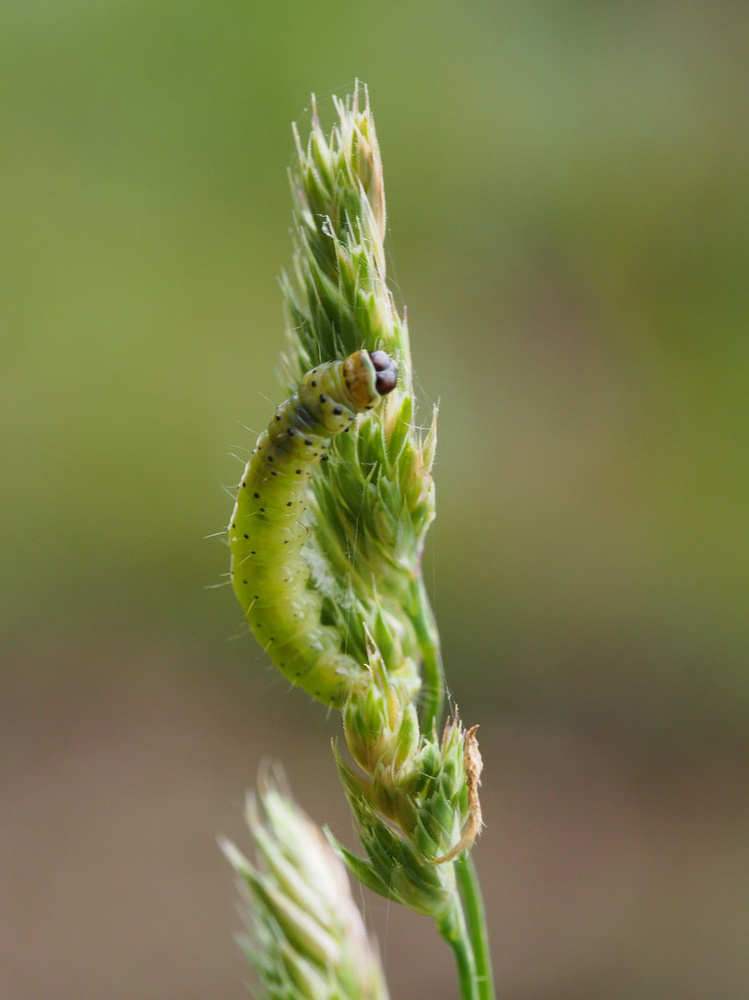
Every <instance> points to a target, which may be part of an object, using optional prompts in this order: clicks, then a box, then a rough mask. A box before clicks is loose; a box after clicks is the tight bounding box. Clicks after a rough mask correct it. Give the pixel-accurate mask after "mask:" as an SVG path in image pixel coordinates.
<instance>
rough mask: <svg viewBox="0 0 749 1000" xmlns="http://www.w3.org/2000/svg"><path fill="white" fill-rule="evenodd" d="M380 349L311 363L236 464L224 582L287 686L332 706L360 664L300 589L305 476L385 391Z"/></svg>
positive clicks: (304, 579) (390, 371) (390, 376)
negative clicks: (240, 466)
mask: <svg viewBox="0 0 749 1000" xmlns="http://www.w3.org/2000/svg"><path fill="white" fill-rule="evenodd" d="M397 379H398V368H397V364H396V362H395V360H394V359H393V358H391V357H390V355H389V354H387V353H386V352H385V351H371V352H370V351H356V352H355V353H354V354H351V355H349V356H348V357H347V358H344V359H343V360H339V361H330V362H326V363H325V364H320V365H317V367H315V368H313V369H312V370H311V371H309V372H307V374H306V375H305V376H304V378H303V379H302V381H301V383H300V385H299V387H298V388H297V389H296V391H295V392H294V393H293V394H292V395H291V396H290V397H289V399H287V400H286V401H285V402H284V403H282V404H281V405H280V406H279V407H277V409H276V412H275V415H274V417H273V419H272V420H271V422H270V424H269V425H268V427H267V429H266V430H265V431H263V433H262V434H261V435H260V437H259V438H258V442H257V445H256V447H255V449H254V451H253V453H252V455H251V456H250V460H249V462H248V463H247V465H246V466H245V469H244V473H243V474H242V478H241V481H240V483H239V487H238V490H237V497H236V503H235V505H234V511H233V513H232V517H231V521H230V524H229V545H230V548H231V579H232V585H233V587H234V592H235V594H236V595H237V598H238V600H239V603H240V604H241V606H242V609H243V611H244V613H245V617H246V618H247V621H248V622H249V624H250V627H251V628H252V631H253V633H254V634H255V637H256V638H257V640H258V642H259V643H260V644H261V645H262V646H263V648H264V649H265V650H266V651H267V652H268V654H269V656H270V657H271V659H272V660H273V662H274V664H275V665H276V666H277V667H278V669H279V670H280V671H281V673H282V674H283V675H284V676H285V677H286V678H287V679H288V680H289V681H290V682H291V683H292V684H295V685H297V686H299V687H301V688H303V689H304V690H305V691H306V692H307V693H308V694H310V695H311V696H312V697H313V698H316V699H317V700H318V701H321V702H323V703H324V704H326V705H331V706H333V707H335V708H341V707H342V705H343V703H344V702H345V700H346V697H347V695H348V693H349V692H350V690H351V688H352V685H355V684H357V683H359V682H360V681H361V680H362V679H363V678H364V676H365V673H366V672H365V667H364V665H363V664H361V663H357V661H356V660H354V658H353V657H351V656H349V655H348V654H347V653H345V652H344V651H343V650H342V648H341V636H340V634H339V632H338V630H336V629H334V628H332V627H331V626H329V625H326V624H324V623H323V621H322V619H321V615H322V604H323V598H322V595H321V594H320V593H319V591H318V590H316V589H314V588H311V587H309V586H308V583H309V579H310V566H309V564H308V562H307V561H306V560H305V558H304V556H303V554H302V547H303V545H304V542H305V540H306V537H307V529H306V528H305V526H304V524H303V523H302V516H303V514H304V512H305V510H306V508H307V503H308V490H309V479H310V476H311V475H312V474H313V470H314V468H315V466H316V465H317V464H318V463H319V462H320V461H323V460H325V459H326V458H327V453H326V452H327V448H328V446H329V444H330V442H331V440H332V439H333V438H334V437H336V436H337V435H338V434H340V433H342V432H343V431H346V430H348V429H349V428H351V427H352V426H353V425H354V424H355V421H356V418H357V415H358V414H359V413H363V412H365V411H367V410H371V409H374V407H376V406H377V404H378V403H379V402H380V400H381V399H382V397H383V396H385V395H387V394H388V393H389V392H392V390H393V389H394V388H395V386H396V383H397Z"/></svg>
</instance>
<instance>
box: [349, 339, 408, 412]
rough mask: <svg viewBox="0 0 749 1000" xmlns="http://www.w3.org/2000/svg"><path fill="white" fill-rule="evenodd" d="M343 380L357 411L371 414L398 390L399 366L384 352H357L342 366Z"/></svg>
mask: <svg viewBox="0 0 749 1000" xmlns="http://www.w3.org/2000/svg"><path fill="white" fill-rule="evenodd" d="M343 377H344V379H345V382H346V392H347V393H348V396H349V399H350V400H351V402H352V403H353V405H354V407H355V408H356V409H357V410H360V411H361V410H371V409H372V408H373V407H374V406H376V405H377V403H378V401H379V399H380V397H381V396H386V395H387V394H388V393H389V392H392V391H393V389H394V388H395V386H396V383H397V381H398V365H397V363H396V361H395V360H394V359H393V358H391V357H390V355H389V354H387V353H386V352H385V351H371V352H370V351H356V352H355V353H354V354H350V355H349V356H348V357H347V358H346V360H345V361H344V362H343Z"/></svg>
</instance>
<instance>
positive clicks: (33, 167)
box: [0, 0, 749, 1000]
mask: <svg viewBox="0 0 749 1000" xmlns="http://www.w3.org/2000/svg"><path fill="white" fill-rule="evenodd" d="M0 18H1V19H2V23H1V24H0V83H1V85H0V95H1V96H0V101H1V102H2V130H1V132H0V143H1V144H2V156H1V157H0V174H1V176H2V183H1V184H0V213H1V214H2V233H3V238H2V242H1V244H0V247H1V248H0V253H1V254H2V285H3V293H2V300H1V304H0V309H1V310H2V315H0V324H1V328H2V337H3V352H2V358H3V362H2V369H1V374H0V378H1V379H2V403H1V404H0V405H1V406H2V425H3V428H4V434H3V441H4V458H3V466H2V494H1V496H2V505H3V506H2V517H1V518H0V532H2V549H3V566H4V570H5V572H4V574H3V583H2V587H3V593H2V629H3V637H2V671H1V672H0V697H1V700H0V715H1V718H0V739H1V740H2V749H1V754H0V782H1V783H2V798H1V800H0V802H1V804H0V849H1V853H0V878H1V880H2V890H1V893H0V997H2V998H3V1000H6V998H7V1000H80V998H86V1000H98V998H105V997H106V998H107V1000H118V998H122V1000H131V998H133V997H138V998H139V1000H199V998H204V997H223V998H225V1000H230V998H236V1000H239V998H241V997H243V996H246V995H247V994H246V990H245V987H244V985H243V982H242V981H243V979H244V978H245V977H246V975H247V970H246V968H245V966H244V963H243V961H242V959H241V957H240V955H239V953H238V951H237V949H236V947H235V945H234V943H233V941H232V932H233V931H234V930H235V929H236V928H237V927H238V919H237V917H236V915H235V912H234V900H235V897H234V889H233V886H232V880H231V877H230V875H229V873H228V871H227V866H226V864H225V863H224V861H223V859H222V857H221V856H220V854H219V852H218V850H217V848H216V844H215V839H214V838H215V835H216V834H217V833H224V834H228V835H230V836H232V837H235V838H238V839H239V840H240V841H242V828H241V819H240V808H241V804H242V800H243V796H244V792H245V789H246V788H248V787H250V786H252V784H253V783H254V780H255V776H256V772H257V768H258V765H259V764H260V762H261V761H262V760H263V759H264V758H266V757H269V758H272V759H278V760H281V761H282V762H283V764H284V766H285V768H286V771H287V774H288V777H289V780H290V782H291V784H292V786H293V787H294V788H295V790H296V792H297V794H298V797H299V799H300V800H301V802H302V803H303V805H304V806H305V808H306V809H307V811H308V812H309V813H310V814H311V815H312V816H313V818H315V819H316V820H317V821H318V822H328V823H330V824H331V825H332V827H333V829H334V830H335V831H336V833H338V834H339V835H340V836H342V837H344V838H347V839H348V840H349V842H351V843H353V839H352V836H351V825H350V820H349V818H348V815H347V811H346V808H345V805H344V803H343V796H342V793H341V791H340V789H339V788H338V787H337V784H336V779H335V776H334V774H333V764H332V760H331V756H330V751H329V740H330V738H331V737H332V736H333V735H334V734H335V733H336V731H337V728H336V721H335V720H334V719H328V720H326V718H325V714H324V712H323V711H322V710H320V709H319V708H318V707H317V706H314V705H312V704H310V703H309V702H308V700H307V699H306V697H305V696H303V695H301V694H299V693H292V694H288V693H287V690H286V685H285V684H284V683H283V682H282V681H281V680H280V678H278V677H276V676H275V675H274V674H273V673H272V672H271V671H270V669H269V667H268V665H267V663H266V661H265V660H264V659H263V657H262V655H261V653H260V652H259V651H258V649H256V647H255V645H254V643H253V641H252V640H251V639H250V638H248V637H243V638H240V639H238V640H237V641H230V640H231V639H232V637H234V636H236V635H238V634H239V633H240V632H241V621H240V617H241V616H240V613H239V610H238V607H237V606H236V605H235V603H234V601H233V598H232V595H231V593H230V592H229V591H228V590H227V589H218V590H211V589H206V588H207V587H208V586H209V585H211V584H214V583H217V582H219V581H220V579H221V574H222V573H223V572H224V571H225V570H226V568H227V556H226V551H225V549H224V547H223V546H222V544H221V542H220V540H219V539H215V538H214V539H211V540H204V536H206V535H209V534H211V533H212V532H216V531H218V530H220V529H221V528H222V527H223V525H224V524H225V522H226V519H227V517H228V514H229V509H230V505H231V501H230V500H229V498H228V497H227V496H226V495H225V494H224V493H222V491H221V489H220V485H221V484H222V483H232V482H234V481H236V478H237V473H238V468H239V466H238V464H237V462H236V460H235V459H234V458H232V457H230V456H229V453H230V452H232V451H238V450H239V449H242V448H246V447H248V446H249V445H251V444H252V439H253V434H252V433H251V432H250V431H249V430H247V429H246V428H247V427H249V428H252V429H253V430H254V431H257V430H259V429H260V428H261V427H262V426H263V425H264V424H265V422H266V421H267V419H268V414H269V412H270V407H271V401H277V400H278V398H279V389H278V385H277V382H276V380H275V377H274V370H275V367H276V364H277V359H278V353H279V349H280V345H281V330H282V325H281V306H280V293H279V289H278V286H277V280H276V279H277V275H278V272H279V270H280V268H281V267H282V266H284V265H286V264H287V263H288V261H289V250H290V239H289V226H290V199H289V197H288V193H287V187H286V178H285V169H286V167H287V165H288V164H289V162H290V160H291V154H292V140H291V132H290V128H289V125H290V122H291V120H292V119H295V120H297V121H298V122H299V123H300V127H301V129H302V131H304V129H305V124H306V122H307V121H308V119H309V112H308V108H309V92H310V91H312V90H314V91H315V92H316V93H317V95H318V98H319V101H320V105H321V107H322V109H323V111H324V112H329V111H330V103H331V102H330V95H331V94H332V93H338V94H343V93H345V92H347V91H348V90H349V89H350V88H351V86H352V85H353V81H354V79H355V78H356V77H360V78H361V79H363V80H365V81H366V82H367V83H368V84H369V87H370V92H371V98H372V104H373V109H374V113H375V117H376V121H377V123H378V129H379V135H380V140H381V144H382V150H383V155H384V159H385V173H386V187H387V194H388V199H389V201H388V207H389V216H390V223H391V231H390V237H389V248H390V255H391V261H392V265H391V276H392V281H393V287H394V290H395V293H396V295H397V297H398V299H399V301H401V302H405V303H406V304H407V306H408V313H409V320H410V325H411V334H412V343H413V350H414V357H415V363H416V368H417V372H418V379H419V392H420V395H421V399H422V402H423V407H422V413H423V414H424V418H425V419H426V417H427V415H428V413H429V407H430V405H431V402H432V401H433V400H436V399H438V398H439V400H440V403H441V412H440V420H441V438H440V449H439V454H438V460H437V466H436V478H437V485H438V503H439V517H438V521H437V524H436V526H435V528H434V530H433V532H432V534H431V537H430V543H429V552H428V570H427V571H428V574H429V581H430V588H431V591H432V593H433V596H434V603H435V608H436V611H437V615H438V618H439V622H440V626H441V630H442V635H443V641H444V648H445V662H446V667H447V671H448V676H449V681H450V685H451V688H452V691H453V693H454V695H455V697H456V699H457V700H458V702H459V704H460V706H461V709H462V712H463V715H464V718H465V720H466V721H467V722H468V723H474V722H479V723H481V730H480V737H481V741H482V750H483V752H484V758H485V763H486V770H485V782H484V789H483V791H484V795H483V800H484V804H485V812H486V818H487V821H488V828H487V830H486V832H485V834H484V836H483V838H482V840H481V842H480V844H479V846H478V848H477V850H476V860H477V864H478V865H479V868H480V870H481V872H482V874H483V877H484V883H485V890H486V895H487V907H488V910H489V918H490V924H491V936H492V943H493V948H494V950H495V955H496V972H497V978H498V981H499V985H500V995H501V996H502V997H503V998H504V1000H531V998H532V1000H573V998H574V1000H587V998H590V1000H634V998H637V1000H641V998H642V1000H650V998H653V1000H656V998H657V1000H662V998H664V997H679V998H680V1000H704V998H706V997H711V998H713V997H714V998H721V1000H744V998H745V997H746V996H747V995H749V958H748V957H747V938H748V937H749V935H748V934H747V931H748V930H749V891H748V890H749V877H748V876H747V862H748V861H749V839H748V838H747V833H749V796H747V772H748V771H749V763H748V761H749V755H747V742H748V741H747V721H748V719H749V711H748V709H749V684H747V669H746V659H747V641H748V639H749V636H748V634H747V584H748V583H749V531H748V530H747V512H748V510H749V489H748V487H749V481H748V480H749V465H748V463H747V446H748V445H749V421H748V420H747V404H746V399H747V390H746V386H747V377H748V376H749V339H748V338H747V319H748V318H749V282H747V273H746V272H747V267H746V264H747V237H748V236H749V199H748V197H747V151H748V147H747V132H746V123H747V115H748V113H749V87H747V76H746V72H745V61H746V38H747V30H748V29H749V8H747V7H746V6H744V5H739V4H733V3H723V2H718V3H715V2H712V3H708V2H707V0H696V2H690V3H686V4H674V3H669V2H660V0H656V2H654V3H650V4H639V3H634V2H630V3H623V4H616V5H613V4H612V5H609V4H600V3H599V4H596V3H585V2H567V3H547V4H544V3H536V2H530V3H527V2H519V0H518V2H514V0H509V2H507V3H504V4H496V3H492V2H486V0H485V2H474V3H466V4H460V5H458V4H454V3H448V2H443V0H436V2H433V3H431V4H428V5H422V4H417V3H415V2H412V0H406V2H402V0H401V2H399V3H391V2H387V0H386V2H384V3H380V4H378V5H375V6H372V5H371V4H370V5H366V6H365V5H364V4H357V3H353V2H352V3H349V4H342V3H340V2H330V0H328V2H321V3H318V4H315V5H311V4H306V3H302V2H299V0H296V2H291V0H290V2H284V0H279V2H276V3H273V4H271V3H260V2H259V0H246V2H244V3H231V2H228V3H216V2H214V0H211V2H207V0H186V2H184V3H181V4H174V3H167V2H164V0H155V2H151V3H136V2H131V0H107V2H103V3H102V2H97V3H95V2H93V0H57V2H53V3H45V2H39V3H29V2H28V0H9V2H7V3H6V4H4V5H3V11H2V14H1V15H0ZM242 842H243V841H242ZM365 906H366V909H367V913H368V916H369V919H370V921H371V923H372V925H373V926H374V927H375V928H376V930H377V933H378V936H379V940H380V946H381V950H382V953H383V955H384V958H385V962H386V965H387V968H388V973H389V980H390V984H391V990H392V995H393V998H394V1000H397V998H399V997H400V998H405V997H409V998H411V1000H421V998H423V1000H438V998H440V1000H441V998H445V1000H447V998H452V997H455V996H456V987H455V981H454V974H453V972H452V965H451V959H450V956H449V954H448V952H447V949H446V948H444V947H443V945H442V944H441V942H440V941H439V940H438V939H437V938H436V935H435V934H434V932H433V930H432V928H431V927H430V926H429V925H428V924H427V923H426V922H425V921H423V920H422V919H420V918H417V917H415V916H411V915H410V914H408V913H406V912H404V911H403V910H401V909H399V908H397V907H396V906H394V905H388V904H387V903H386V902H385V901H384V900H380V899H373V898H371V897H367V898H366V900H365Z"/></svg>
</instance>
